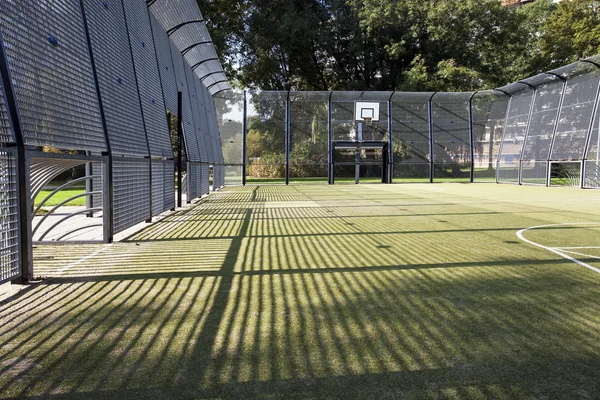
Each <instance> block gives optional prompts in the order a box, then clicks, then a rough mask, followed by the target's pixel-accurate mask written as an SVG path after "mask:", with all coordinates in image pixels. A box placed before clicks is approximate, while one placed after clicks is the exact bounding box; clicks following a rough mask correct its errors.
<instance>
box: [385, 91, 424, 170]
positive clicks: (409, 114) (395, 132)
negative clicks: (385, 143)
mask: <svg viewBox="0 0 600 400" xmlns="http://www.w3.org/2000/svg"><path fill="white" fill-rule="evenodd" d="M432 95H433V93H409V92H397V93H395V94H394V96H393V97H392V150H393V157H394V179H408V180H429V170H430V162H429V160H430V138H429V99H430V98H431V96H432Z"/></svg>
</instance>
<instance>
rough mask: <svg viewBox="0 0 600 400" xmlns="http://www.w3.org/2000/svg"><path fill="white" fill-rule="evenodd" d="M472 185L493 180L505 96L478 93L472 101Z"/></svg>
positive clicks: (502, 123) (504, 112) (492, 91)
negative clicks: (473, 181)
mask: <svg viewBox="0 0 600 400" xmlns="http://www.w3.org/2000/svg"><path fill="white" fill-rule="evenodd" d="M471 104H472V106H471V108H472V115H473V152H474V154H473V160H474V162H475V164H474V165H473V169H474V171H473V172H474V173H473V175H474V179H475V181H479V182H481V181H495V180H496V158H497V157H498V149H499V147H500V141H501V140H502V129H503V127H504V121H505V119H506V111H507V106H508V96H507V95H506V94H504V93H502V92H498V91H495V90H487V91H483V92H477V93H476V94H475V95H474V96H473V99H472V101H471Z"/></svg>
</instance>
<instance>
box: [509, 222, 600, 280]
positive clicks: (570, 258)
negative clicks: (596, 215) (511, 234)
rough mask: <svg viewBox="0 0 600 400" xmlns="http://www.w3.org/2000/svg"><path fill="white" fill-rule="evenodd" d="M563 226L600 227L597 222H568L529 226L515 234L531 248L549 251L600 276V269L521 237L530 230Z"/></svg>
mask: <svg viewBox="0 0 600 400" xmlns="http://www.w3.org/2000/svg"><path fill="white" fill-rule="evenodd" d="M565 225H599V226H600V223H599V222H568V223H564V224H549V225H538V226H531V227H529V228H525V229H521V230H520V231H518V232H517V237H518V238H519V239H521V240H522V241H524V242H526V243H529V244H531V245H533V246H537V247H540V248H542V249H545V250H548V251H551V252H552V253H554V254H558V255H559V256H561V257H564V258H566V259H567V260H569V261H573V262H574V263H577V264H579V265H581V266H582V267H585V268H587V269H589V270H592V271H594V272H596V273H598V274H600V269H599V268H596V267H592V266H591V265H590V264H587V263H584V262H583V261H580V260H578V259H576V258H574V257H571V256H569V255H567V254H565V253H563V252H560V251H558V250H557V249H556V248H552V247H547V246H544V245H542V244H539V243H536V242H532V241H531V240H528V239H525V237H524V236H523V233H525V232H527V231H530V230H533V229H539V228H548V227H552V226H565Z"/></svg>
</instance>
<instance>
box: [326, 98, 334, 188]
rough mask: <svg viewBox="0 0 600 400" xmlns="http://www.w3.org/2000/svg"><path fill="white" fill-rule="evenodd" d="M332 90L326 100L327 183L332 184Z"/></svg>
mask: <svg viewBox="0 0 600 400" xmlns="http://www.w3.org/2000/svg"><path fill="white" fill-rule="evenodd" d="M332 97H333V92H330V93H329V100H328V102H327V183H329V184H330V185H333V125H332V121H331V119H332V116H333V102H332Z"/></svg>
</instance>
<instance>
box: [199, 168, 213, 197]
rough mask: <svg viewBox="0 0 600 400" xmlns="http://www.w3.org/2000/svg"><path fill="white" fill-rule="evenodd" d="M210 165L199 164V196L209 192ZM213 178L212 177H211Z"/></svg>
mask: <svg viewBox="0 0 600 400" xmlns="http://www.w3.org/2000/svg"><path fill="white" fill-rule="evenodd" d="M209 175H210V167H209V166H208V164H201V165H200V196H204V195H206V194H209V193H210V177H209ZM213 179H214V178H213Z"/></svg>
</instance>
